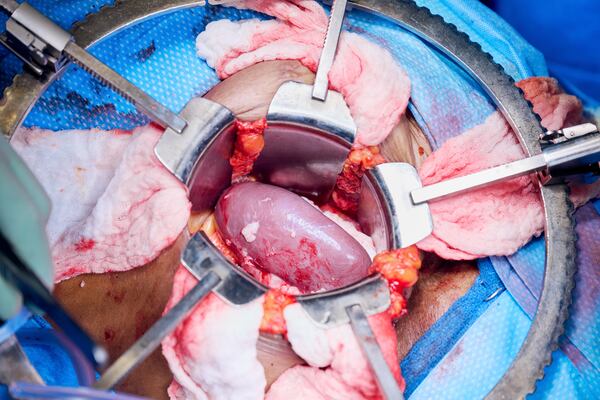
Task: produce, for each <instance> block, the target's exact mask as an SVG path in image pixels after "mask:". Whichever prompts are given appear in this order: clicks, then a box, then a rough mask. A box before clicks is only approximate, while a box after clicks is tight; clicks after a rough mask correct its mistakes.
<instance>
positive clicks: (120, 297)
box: [106, 290, 125, 304]
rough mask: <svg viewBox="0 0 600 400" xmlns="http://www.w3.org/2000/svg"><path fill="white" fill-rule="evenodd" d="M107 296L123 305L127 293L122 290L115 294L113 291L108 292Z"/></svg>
mask: <svg viewBox="0 0 600 400" xmlns="http://www.w3.org/2000/svg"><path fill="white" fill-rule="evenodd" d="M106 296H107V297H110V298H112V299H113V301H114V302H115V303H117V304H121V303H122V302H123V299H124V298H125V291H124V290H121V291H114V292H113V291H112V290H108V291H107V292H106Z"/></svg>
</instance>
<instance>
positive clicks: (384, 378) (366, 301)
mask: <svg viewBox="0 0 600 400" xmlns="http://www.w3.org/2000/svg"><path fill="white" fill-rule="evenodd" d="M296 301H297V302H298V303H299V304H300V305H302V307H303V308H304V310H305V311H306V312H307V314H308V315H309V316H310V317H311V318H312V320H313V321H315V322H316V323H318V324H319V325H321V326H324V327H332V326H337V325H341V324H344V323H350V326H351V327H352V330H353V332H354V335H355V337H356V340H357V341H358V344H359V345H360V347H361V349H362V351H363V353H364V354H365V356H366V358H367V361H368V362H369V364H370V366H371V369H372V370H373V373H374V375H375V379H376V381H377V384H378V386H379V389H380V391H381V394H382V395H383V397H384V398H386V399H390V400H391V399H394V400H396V399H403V398H404V395H403V393H402V390H400V388H399V387H398V383H397V382H396V379H394V376H393V375H392V372H391V371H390V369H389V367H388V365H387V363H386V362H385V358H384V357H383V353H382V351H381V349H380V348H379V345H378V344H377V339H376V338H375V334H374V333H373V330H372V329H371V325H370V324H369V319H368V318H367V315H372V314H377V313H380V312H384V311H385V310H386V309H387V308H388V307H389V306H390V293H389V289H388V287H387V284H386V283H385V281H384V280H383V279H381V277H379V276H378V275H374V276H370V277H368V278H366V279H365V280H363V281H361V282H359V283H357V284H355V285H351V286H348V287H344V288H340V289H337V290H332V291H328V292H325V293H319V294H312V295H305V296H297V297H296Z"/></svg>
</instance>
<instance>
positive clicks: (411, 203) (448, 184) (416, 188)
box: [375, 124, 600, 247]
mask: <svg viewBox="0 0 600 400" xmlns="http://www.w3.org/2000/svg"><path fill="white" fill-rule="evenodd" d="M595 132H598V129H597V128H596V126H595V125H594V124H582V125H577V126H574V127H571V128H565V129H563V133H564V134H565V136H563V137H572V139H568V141H567V139H565V140H564V141H561V142H560V144H551V145H549V146H548V147H546V148H545V149H544V150H543V151H542V153H541V154H538V155H536V156H532V157H527V158H524V159H522V160H518V161H513V162H511V163H508V164H503V165H499V166H497V167H494V168H488V169H485V170H483V171H479V172H476V173H473V174H469V175H465V176H461V177H458V178H453V179H448V180H445V181H441V182H438V183H435V184H433V185H429V186H422V183H421V179H420V178H419V174H418V173H417V170H416V169H415V168H414V167H413V166H412V165H410V164H407V163H387V164H382V165H379V166H377V167H376V168H375V169H376V174H378V173H382V172H385V173H387V174H392V175H394V176H395V177H396V181H395V186H394V188H393V190H392V193H391V196H393V197H394V198H395V199H396V201H395V202H393V203H392V204H394V205H395V206H396V208H395V209H393V210H392V212H393V213H394V214H395V215H396V216H397V219H396V220H397V221H398V222H399V225H398V226H396V227H395V228H396V229H397V231H398V232H397V234H398V236H399V237H400V247H408V246H410V245H412V244H415V243H416V242H418V241H420V240H422V239H424V238H425V237H427V236H428V235H429V234H430V233H431V232H432V230H433V220H432V217H431V213H430V211H429V205H428V203H429V202H432V201H436V200H440V199H443V198H445V197H449V196H453V195H456V194H459V193H463V192H466V191H469V190H473V189H477V188H480V187H482V186H487V185H490V184H493V183H496V182H502V181H505V180H508V179H511V178H516V177H519V176H522V175H527V174H530V173H534V172H537V173H538V176H539V178H540V182H542V184H548V183H550V182H551V181H552V178H556V177H563V176H566V175H569V174H571V173H577V174H580V173H582V172H584V171H585V170H586V169H589V170H590V171H592V169H593V168H594V166H595V167H597V165H598V162H599V161H600V134H593V133H595ZM592 134H593V135H592Z"/></svg>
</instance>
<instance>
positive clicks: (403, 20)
mask: <svg viewBox="0 0 600 400" xmlns="http://www.w3.org/2000/svg"><path fill="white" fill-rule="evenodd" d="M197 5H199V2H198V1H193V0H129V1H123V2H121V1H117V2H116V3H115V6H111V7H104V8H102V9H101V10H100V11H99V12H98V13H96V14H93V15H89V16H88V17H87V18H86V19H85V20H83V21H82V22H81V23H79V24H77V25H76V26H75V27H74V29H73V35H74V38H75V40H76V42H77V43H78V44H79V45H80V46H82V47H89V46H91V45H92V44H94V43H96V42H98V41H99V40H102V39H103V38H105V37H107V36H109V35H111V34H113V33H116V32H117V31H119V30H121V29H123V28H126V27H129V26H131V25H133V24H135V23H137V22H140V21H142V20H144V19H147V18H149V17H152V16H155V15H159V14H162V13H165V12H170V11H174V10H178V9H181V8H186V7H193V6H197ZM353 5H354V6H356V7H358V8H361V9H364V10H367V11H370V12H374V13H377V14H380V15H382V16H384V17H386V18H388V19H391V20H392V21H394V22H396V23H398V24H399V25H400V26H402V27H403V28H405V29H408V30H409V31H411V32H413V33H414V34H416V35H417V36H419V37H421V38H422V39H423V40H425V41H427V42H429V43H431V44H432V45H434V46H435V47H437V48H438V49H440V50H441V51H442V52H444V53H445V54H447V55H448V56H449V57H450V58H452V59H453V60H454V61H455V62H456V63H457V64H459V65H460V66H461V67H463V68H464V69H465V70H466V71H467V72H468V73H469V74H470V75H471V76H472V77H473V78H474V79H475V80H476V81H477V82H479V83H480V84H481V86H482V87H483V88H484V89H485V90H486V92H487V93H488V95H489V96H490V97H491V99H492V100H493V101H494V102H495V103H496V105H497V107H498V109H499V110H500V111H501V112H502V114H503V115H504V117H505V118H506V120H507V121H508V123H509V124H510V125H511V127H512V128H513V130H514V132H515V133H516V134H517V136H518V137H519V140H520V142H521V144H522V145H523V147H524V148H525V150H526V152H527V153H528V154H529V155H533V154H537V153H539V152H540V145H539V142H538V138H539V135H540V133H542V128H541V126H540V124H539V120H538V118H537V116H536V115H535V114H534V113H533V111H532V109H531V106H530V104H529V103H528V102H527V101H525V100H524V99H523V96H522V93H521V92H520V90H519V89H517V88H516V87H515V86H514V81H513V80H512V79H511V78H510V77H509V76H508V75H507V74H506V73H505V72H504V71H503V69H502V67H501V66H499V65H498V64H496V63H495V62H494V61H493V60H492V58H491V57H490V56H489V55H488V54H487V53H484V52H483V51H482V50H481V46H479V45H478V44H476V43H473V42H471V41H470V39H469V38H468V36H467V35H465V34H464V33H461V32H459V31H458V30H457V29H456V27H455V26H453V25H451V24H448V23H446V22H444V20H443V19H442V18H441V17H439V16H435V15H432V14H431V13H430V12H429V10H427V9H426V8H423V7H419V6H417V5H416V4H415V3H414V2H413V1H411V0H396V1H393V0H355V1H354V3H353ZM57 76H58V74H54V75H51V76H49V77H48V79H47V81H46V82H40V81H39V80H38V79H37V78H35V77H34V76H33V75H30V74H28V73H23V74H21V75H17V76H16V77H15V78H14V80H13V84H12V86H11V87H9V88H8V89H6V90H5V92H4V97H3V99H2V101H0V130H2V131H4V132H7V133H8V135H9V136H11V135H12V133H13V132H14V131H15V129H16V128H17V127H18V126H19V125H20V124H21V123H22V121H23V120H24V119H25V117H26V115H27V113H28V112H29V111H30V110H31V108H32V107H33V105H34V104H35V102H36V100H37V99H38V98H39V97H40V96H41V94H42V93H43V92H44V91H45V90H46V89H47V87H48V85H49V84H50V83H52V82H53V81H54V80H55V79H56V78H57ZM540 191H541V197H542V202H543V205H544V210H545V222H546V226H545V228H546V269H545V275H544V281H543V289H542V294H541V296H540V301H539V304H538V309H537V312H536V314H535V318H534V320H533V323H532V325H531V328H530V330H529V332H528V334H527V337H526V338H525V341H524V343H523V345H522V347H521V349H520V351H519V353H518V354H517V357H516V358H515V360H514V361H513V363H512V365H511V366H510V368H509V369H508V371H507V372H506V373H505V374H504V376H502V378H501V379H500V381H499V382H498V383H497V384H496V386H495V387H494V388H493V389H492V391H491V392H490V393H489V394H488V395H487V398H490V399H514V398H523V397H525V396H526V395H527V394H529V393H532V392H533V391H534V389H535V383H536V381H537V380H538V379H541V378H542V377H543V370H544V367H546V366H547V365H548V364H549V363H550V362H551V358H552V352H553V350H554V349H556V347H557V345H558V338H559V336H560V335H561V334H562V333H563V330H564V322H565V320H566V319H567V316H568V307H569V305H570V303H571V290H572V288H573V285H574V274H575V270H576V264H575V255H576V249H575V233H574V222H573V219H572V218H571V215H572V212H573V206H572V204H571V203H570V201H569V199H568V196H567V189H566V187H565V186H564V185H554V186H544V187H540Z"/></svg>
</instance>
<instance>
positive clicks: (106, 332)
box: [104, 328, 115, 343]
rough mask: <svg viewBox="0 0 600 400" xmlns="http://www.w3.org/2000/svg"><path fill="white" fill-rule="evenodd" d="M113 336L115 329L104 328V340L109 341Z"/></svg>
mask: <svg viewBox="0 0 600 400" xmlns="http://www.w3.org/2000/svg"><path fill="white" fill-rule="evenodd" d="M114 338H115V331H114V330H112V329H111V328H106V329H104V341H105V342H106V343H110V342H112V341H113V339H114Z"/></svg>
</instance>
